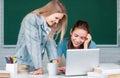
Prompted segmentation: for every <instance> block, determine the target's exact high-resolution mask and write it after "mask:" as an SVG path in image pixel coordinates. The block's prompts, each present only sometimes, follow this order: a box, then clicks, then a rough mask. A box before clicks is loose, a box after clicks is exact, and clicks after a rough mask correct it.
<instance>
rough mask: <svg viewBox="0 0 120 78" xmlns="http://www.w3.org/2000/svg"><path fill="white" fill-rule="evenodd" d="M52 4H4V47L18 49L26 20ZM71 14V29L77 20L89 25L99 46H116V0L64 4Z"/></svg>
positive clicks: (17, 0)
mask: <svg viewBox="0 0 120 78" xmlns="http://www.w3.org/2000/svg"><path fill="white" fill-rule="evenodd" d="M49 1H50V0H4V45H16V42H17V37H18V33H19V28H20V24H21V21H22V19H23V17H24V16H25V15H26V14H27V13H29V12H31V11H33V10H34V9H37V8H39V7H42V6H43V5H45V4H46V3H48V2H49ZM61 1H62V2H63V4H64V5H65V7H66V9H67V13H68V28H67V32H66V35H65V37H67V36H69V30H70V28H71V27H72V26H73V25H74V24H75V22H76V21H77V20H78V19H81V20H86V21H87V22H88V23H89V25H90V30H91V34H92V38H93V40H94V41H95V42H96V43H97V44H98V45H117V0H61Z"/></svg>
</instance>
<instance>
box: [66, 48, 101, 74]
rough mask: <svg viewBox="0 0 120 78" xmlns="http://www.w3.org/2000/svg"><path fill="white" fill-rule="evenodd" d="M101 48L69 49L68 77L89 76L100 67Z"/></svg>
mask: <svg viewBox="0 0 120 78" xmlns="http://www.w3.org/2000/svg"><path fill="white" fill-rule="evenodd" d="M99 52H100V49H99V48H94V49H68V50H67V57H66V73H65V75H66V76H74V75H83V76H84V75H87V72H92V71H93V68H94V67H98V66H99Z"/></svg>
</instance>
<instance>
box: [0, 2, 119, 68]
mask: <svg viewBox="0 0 120 78" xmlns="http://www.w3.org/2000/svg"><path fill="white" fill-rule="evenodd" d="M3 1H4V0H0V69H4V68H5V59H4V57H5V56H8V55H14V54H15V48H3V47H2V44H3V31H2V30H3V26H4V25H3V19H4V18H3V14H4V13H3V8H4V7H3ZM117 1H118V2H117V4H118V6H117V7H118V8H117V11H118V12H117V17H118V20H117V22H118V24H117V25H118V34H119V35H118V45H119V47H113V48H101V52H100V62H112V63H118V64H120V0H117Z"/></svg>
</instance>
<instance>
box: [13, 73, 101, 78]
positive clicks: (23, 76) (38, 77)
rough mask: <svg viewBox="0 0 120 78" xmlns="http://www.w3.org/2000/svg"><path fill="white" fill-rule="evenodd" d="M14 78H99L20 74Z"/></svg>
mask: <svg viewBox="0 0 120 78" xmlns="http://www.w3.org/2000/svg"><path fill="white" fill-rule="evenodd" d="M14 78H97V77H88V76H71V77H66V76H65V75H56V76H49V75H48V74H43V75H29V74H18V75H17V77H14ZM98 78H100V77H98Z"/></svg>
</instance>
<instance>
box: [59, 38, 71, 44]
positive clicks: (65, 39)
mask: <svg viewBox="0 0 120 78" xmlns="http://www.w3.org/2000/svg"><path fill="white" fill-rule="evenodd" d="M68 41H69V38H64V39H63V40H62V41H61V42H60V43H64V44H66V43H68Z"/></svg>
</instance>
